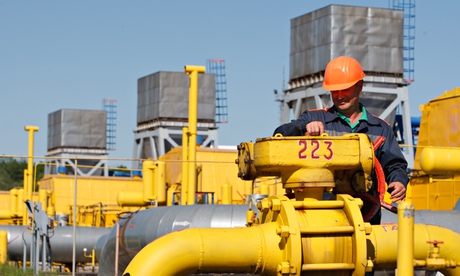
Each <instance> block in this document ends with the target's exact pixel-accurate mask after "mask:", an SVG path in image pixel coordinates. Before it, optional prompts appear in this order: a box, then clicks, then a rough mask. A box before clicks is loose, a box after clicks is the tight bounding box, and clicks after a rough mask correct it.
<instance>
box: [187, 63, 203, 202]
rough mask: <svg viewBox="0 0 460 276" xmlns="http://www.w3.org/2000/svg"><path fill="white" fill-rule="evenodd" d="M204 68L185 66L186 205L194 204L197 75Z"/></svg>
mask: <svg viewBox="0 0 460 276" xmlns="http://www.w3.org/2000/svg"><path fill="white" fill-rule="evenodd" d="M205 70H206V69H205V67H204V66H190V65H187V66H185V72H186V73H187V74H188V75H189V76H190V87H189V107H188V130H189V135H188V161H189V165H188V183H189V185H188V189H187V205H193V204H195V192H196V134H197V122H198V74H200V73H201V74H203V73H204V72H205Z"/></svg>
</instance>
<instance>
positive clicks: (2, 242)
mask: <svg viewBox="0 0 460 276" xmlns="http://www.w3.org/2000/svg"><path fill="white" fill-rule="evenodd" d="M7 261H8V232H6V231H5V230H0V264H6V262H7Z"/></svg>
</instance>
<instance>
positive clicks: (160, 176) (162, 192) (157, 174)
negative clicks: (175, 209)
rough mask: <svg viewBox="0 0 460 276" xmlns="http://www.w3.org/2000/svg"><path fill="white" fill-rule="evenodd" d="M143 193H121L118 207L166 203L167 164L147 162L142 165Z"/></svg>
mask: <svg viewBox="0 0 460 276" xmlns="http://www.w3.org/2000/svg"><path fill="white" fill-rule="evenodd" d="M142 182H143V184H144V191H143V192H121V193H119V194H118V198H117V201H118V205H120V206H122V207H124V206H148V205H151V204H152V203H153V202H154V203H155V204H156V205H158V203H164V202H166V182H165V162H164V161H155V162H154V161H152V160H146V161H144V162H143V163H142Z"/></svg>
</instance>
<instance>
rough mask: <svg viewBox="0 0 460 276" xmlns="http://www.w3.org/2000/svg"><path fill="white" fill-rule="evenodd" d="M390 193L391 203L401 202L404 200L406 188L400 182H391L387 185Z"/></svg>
mask: <svg viewBox="0 0 460 276" xmlns="http://www.w3.org/2000/svg"><path fill="white" fill-rule="evenodd" d="M388 191H390V195H391V196H390V198H391V200H392V201H393V202H397V201H401V200H404V199H405V198H406V187H404V184H402V183H401V182H391V183H390V184H389V185H388Z"/></svg>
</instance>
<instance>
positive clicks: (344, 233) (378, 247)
mask: <svg viewBox="0 0 460 276" xmlns="http://www.w3.org/2000/svg"><path fill="white" fill-rule="evenodd" d="M252 150H254V152H252ZM238 156H239V157H238V161H237V163H238V165H239V175H240V176H241V177H246V179H253V178H255V177H257V176H273V175H277V176H280V177H281V178H282V179H283V183H284V184H285V186H288V187H289V188H290V189H292V190H293V191H294V192H295V198H296V200H295V201H293V200H290V199H288V198H287V197H285V196H271V197H269V198H264V199H262V200H261V201H259V202H258V204H257V209H258V210H259V211H260V215H259V217H255V216H253V215H251V214H254V213H253V212H252V211H249V212H248V214H249V215H248V216H247V218H248V225H250V226H251V227H248V228H232V229H218V228H215V229H187V230H183V231H181V232H174V233H171V234H168V235H165V236H163V237H161V238H159V239H157V240H155V241H154V242H152V243H151V244H149V245H148V246H146V247H145V248H144V249H142V250H141V251H140V252H139V253H138V254H137V255H136V256H135V257H134V259H133V260H132V261H131V263H130V264H129V265H128V267H127V268H126V270H125V272H124V274H123V275H124V276H128V275H129V276H138V275H158V276H166V275H168V276H169V275H189V274H198V273H251V274H258V275H307V274H308V275H364V274H365V273H366V272H370V271H372V270H373V269H395V268H396V264H397V258H398V233H399V231H398V226H397V225H394V224H393V225H379V226H371V225H370V224H369V223H365V222H364V221H363V218H362V215H361V212H360V208H361V207H362V203H363V202H362V200H361V199H359V198H353V197H352V196H350V195H345V194H338V195H337V198H336V199H335V200H322V198H321V197H322V192H323V191H324V190H326V189H330V188H333V189H336V190H343V191H345V190H349V191H352V192H355V193H356V192H361V191H366V190H367V189H368V187H369V186H368V185H369V181H370V178H369V177H370V174H371V170H372V162H373V161H372V160H373V151H372V146H371V143H370V141H369V140H368V138H367V136H365V135H361V134H353V135H347V136H344V137H327V136H322V137H310V138H306V137H279V136H278V137H271V138H265V139H258V140H257V141H256V144H254V145H252V144H251V143H245V144H242V145H240V146H239V153H238ZM336 183H337V184H340V186H341V187H336V186H338V185H336ZM402 207H404V206H402ZM402 207H401V208H402ZM403 210H404V213H403V214H401V215H402V216H405V215H408V216H409V218H408V219H409V221H408V223H409V228H407V227H405V229H409V231H410V232H412V231H411V230H410V227H411V226H410V224H411V220H412V219H413V212H412V218H411V217H410V216H411V214H408V213H407V210H409V211H410V210H411V209H410V208H409V207H407V206H406V207H404V208H403ZM412 210H413V208H412ZM414 230H415V235H414V236H411V235H408V236H407V237H402V235H400V239H401V242H402V241H403V240H402V239H404V238H408V239H412V238H414V241H415V246H414V250H413V252H414V254H413V255H414V257H411V256H407V257H408V258H409V259H406V260H404V262H403V263H402V264H403V266H404V268H408V267H407V266H408V264H411V265H414V264H415V265H417V266H423V267H427V268H431V269H436V270H439V271H441V272H443V273H444V275H460V268H458V267H457V266H458V265H457V264H458V262H460V248H458V244H460V234H457V233H455V232H453V231H450V230H448V229H444V228H441V227H435V226H427V225H415V227H414ZM401 234H404V233H401ZM222 237H225V238H222ZM440 241H443V242H444V243H443V244H441V242H440ZM410 242H411V241H410V240H409V242H408V243H407V244H410ZM407 252H408V253H407ZM406 253H407V254H410V250H409V251H406ZM406 253H405V254H406ZM414 258H415V260H414ZM404 264H405V265H404ZM404 271H411V268H410V267H409V268H408V269H407V270H404V269H402V272H404Z"/></svg>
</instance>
